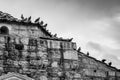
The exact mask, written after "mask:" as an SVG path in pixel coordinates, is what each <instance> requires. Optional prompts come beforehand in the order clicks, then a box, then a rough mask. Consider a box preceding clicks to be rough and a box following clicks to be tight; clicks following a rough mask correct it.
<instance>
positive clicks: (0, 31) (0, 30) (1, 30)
mask: <svg viewBox="0 0 120 80" xmlns="http://www.w3.org/2000/svg"><path fill="white" fill-rule="evenodd" d="M0 34H9V29H8V27H6V26H2V27H1V28H0Z"/></svg>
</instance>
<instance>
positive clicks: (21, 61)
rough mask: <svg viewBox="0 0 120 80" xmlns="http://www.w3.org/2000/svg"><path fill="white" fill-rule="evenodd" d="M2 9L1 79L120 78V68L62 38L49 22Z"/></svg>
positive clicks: (112, 79) (86, 79) (111, 79)
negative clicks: (56, 33)
mask: <svg viewBox="0 0 120 80" xmlns="http://www.w3.org/2000/svg"><path fill="white" fill-rule="evenodd" d="M39 19H40V18H38V19H36V20H35V22H32V21H31V17H29V18H24V17H23V15H22V16H21V19H17V18H14V17H13V16H11V15H10V14H8V13H3V12H0V80H120V71H119V70H118V69H117V68H115V67H112V66H111V65H108V64H106V63H104V62H102V61H99V60H97V59H95V58H93V57H90V56H89V55H86V54H84V53H82V52H81V51H80V50H77V47H76V43H75V42H72V38H71V39H64V38H58V37H57V36H56V35H52V34H51V33H50V32H49V31H48V30H47V29H46V26H47V24H44V23H43V21H39Z"/></svg>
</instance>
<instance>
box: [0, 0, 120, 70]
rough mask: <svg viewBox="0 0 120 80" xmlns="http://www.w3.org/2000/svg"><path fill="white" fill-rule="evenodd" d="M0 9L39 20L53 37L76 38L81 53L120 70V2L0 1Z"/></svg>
mask: <svg viewBox="0 0 120 80" xmlns="http://www.w3.org/2000/svg"><path fill="white" fill-rule="evenodd" d="M0 10H1V11H3V12H6V13H9V14H11V15H12V16H14V17H17V18H20V17H21V14H23V15H24V17H29V16H32V20H33V21H34V20H35V19H36V18H38V17H40V19H41V20H43V21H44V23H47V24H48V27H47V29H49V31H50V32H52V34H55V33H57V36H58V37H63V38H74V39H73V41H74V42H76V43H77V47H81V51H82V52H84V53H85V54H86V53H87V52H89V53H90V56H93V57H95V58H96V59H98V60H102V59H106V60H107V62H106V63H108V62H112V65H113V66H115V67H117V68H119V69H120V0H0Z"/></svg>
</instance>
